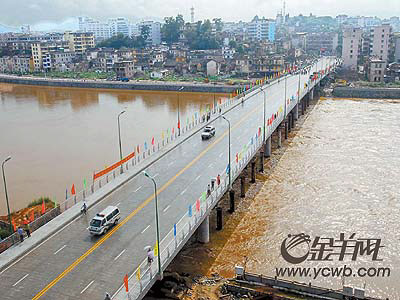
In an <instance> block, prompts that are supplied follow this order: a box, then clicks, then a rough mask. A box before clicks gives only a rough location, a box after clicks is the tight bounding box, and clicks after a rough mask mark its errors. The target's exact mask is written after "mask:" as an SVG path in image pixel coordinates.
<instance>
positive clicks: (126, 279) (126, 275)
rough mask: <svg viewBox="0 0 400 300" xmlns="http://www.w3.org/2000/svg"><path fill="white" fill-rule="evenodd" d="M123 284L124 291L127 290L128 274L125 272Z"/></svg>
mask: <svg viewBox="0 0 400 300" xmlns="http://www.w3.org/2000/svg"><path fill="white" fill-rule="evenodd" d="M124 285H125V289H126V292H129V288H128V274H125V276H124Z"/></svg>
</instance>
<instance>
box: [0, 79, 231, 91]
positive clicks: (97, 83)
mask: <svg viewBox="0 0 400 300" xmlns="http://www.w3.org/2000/svg"><path fill="white" fill-rule="evenodd" d="M0 82H3V83H11V84H25V85H38V86H53V87H69V88H93V89H119V90H138V91H171V92H174V91H175V92H176V91H178V90H179V89H180V88H181V87H182V86H183V87H184V90H183V91H184V92H197V93H227V94H228V93H232V92H233V91H235V90H236V89H237V88H238V86H234V85H217V84H204V83H185V82H177V83H171V82H168V83H163V82H157V83H153V82H148V83H147V82H138V81H133V80H132V81H130V82H126V83H125V82H118V81H105V80H85V81H84V80H73V79H48V78H34V77H32V78H29V77H18V76H7V75H5V76H0Z"/></svg>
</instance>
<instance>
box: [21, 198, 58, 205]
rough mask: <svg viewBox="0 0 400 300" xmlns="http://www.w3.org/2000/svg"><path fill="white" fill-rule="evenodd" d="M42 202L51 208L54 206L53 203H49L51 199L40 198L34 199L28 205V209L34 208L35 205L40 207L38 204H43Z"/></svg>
mask: <svg viewBox="0 0 400 300" xmlns="http://www.w3.org/2000/svg"><path fill="white" fill-rule="evenodd" d="M43 200H44V203H46V204H47V203H52V204H53V206H55V203H54V202H53V201H51V199H50V198H49V197H40V198H39V199H35V200H33V201H32V202H31V203H29V205H28V207H33V206H36V205H40V204H42V203H43Z"/></svg>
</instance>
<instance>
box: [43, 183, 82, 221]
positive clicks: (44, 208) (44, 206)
mask: <svg viewBox="0 0 400 300" xmlns="http://www.w3.org/2000/svg"><path fill="white" fill-rule="evenodd" d="M72 186H73V185H72ZM74 194H75V189H74ZM45 212H46V205H45V204H44V199H43V201H42V215H44V214H45Z"/></svg>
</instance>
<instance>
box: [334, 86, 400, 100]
mask: <svg viewBox="0 0 400 300" xmlns="http://www.w3.org/2000/svg"><path fill="white" fill-rule="evenodd" d="M332 95H333V96H334V97H337V98H363V99H400V88H377V87H347V86H346V87H344V86H336V87H334V88H333V92H332Z"/></svg>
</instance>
